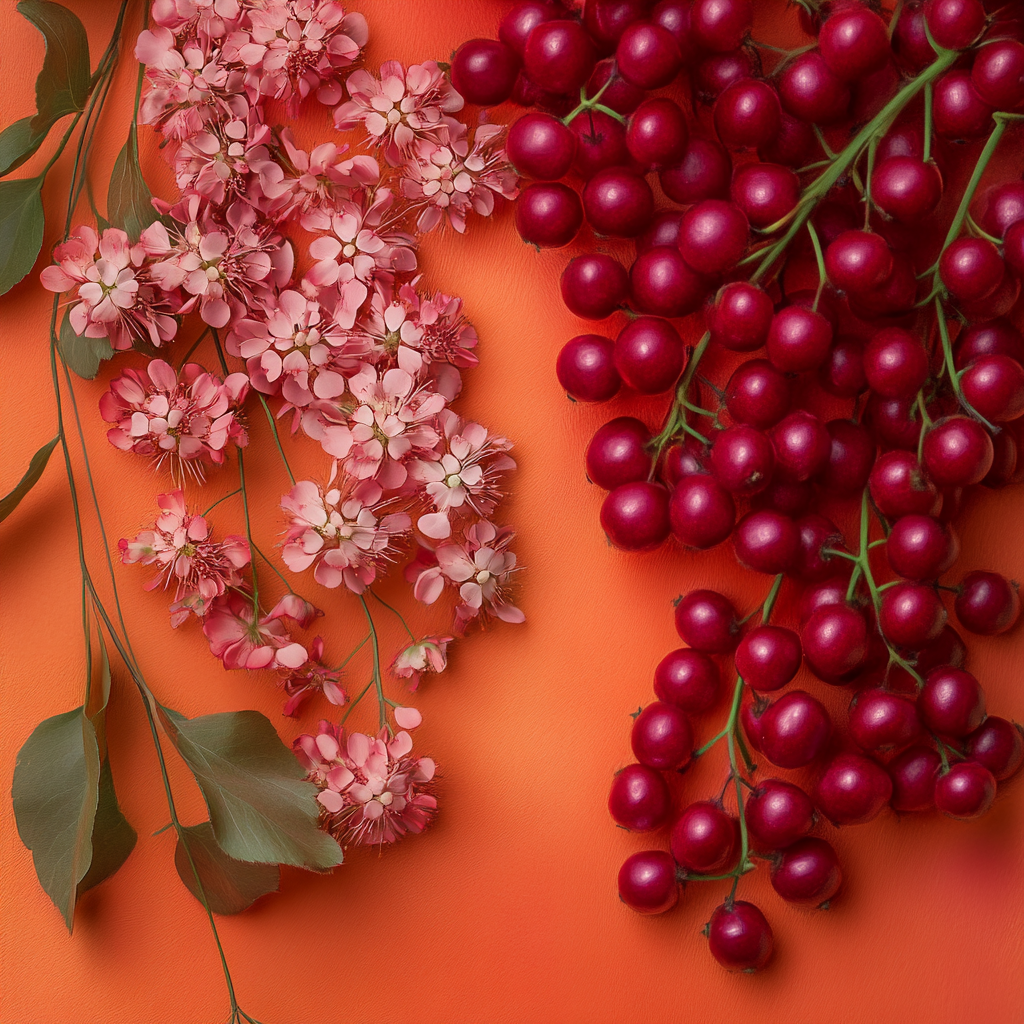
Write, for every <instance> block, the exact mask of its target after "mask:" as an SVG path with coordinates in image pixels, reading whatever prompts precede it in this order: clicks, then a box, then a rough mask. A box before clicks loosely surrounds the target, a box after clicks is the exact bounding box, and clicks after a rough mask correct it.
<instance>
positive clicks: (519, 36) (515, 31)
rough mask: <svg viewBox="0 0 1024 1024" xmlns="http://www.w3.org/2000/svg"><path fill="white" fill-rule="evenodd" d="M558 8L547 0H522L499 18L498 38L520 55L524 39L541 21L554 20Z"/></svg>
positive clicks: (524, 43) (522, 50) (524, 47)
mask: <svg viewBox="0 0 1024 1024" xmlns="http://www.w3.org/2000/svg"><path fill="white" fill-rule="evenodd" d="M557 17H558V8H557V7H555V6H554V5H553V4H551V3H548V2H547V0H524V2H523V3H518V4H516V5H515V7H513V8H512V10H510V11H509V12H508V14H506V15H505V17H504V18H502V19H501V26H500V27H499V29H498V38H499V39H500V40H501V41H502V42H503V43H504V44H505V45H506V46H510V47H511V48H512V49H513V50H514V51H515V53H516V54H518V55H519V56H520V57H522V55H523V52H524V51H525V49H526V40H527V39H528V38H529V36H530V33H531V32H532V31H533V30H534V29H535V28H536V27H537V26H538V25H539V24H540V23H541V22H542V21H554V19H555V18H557Z"/></svg>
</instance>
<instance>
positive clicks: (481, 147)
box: [402, 124, 518, 232]
mask: <svg viewBox="0 0 1024 1024" xmlns="http://www.w3.org/2000/svg"><path fill="white" fill-rule="evenodd" d="M460 127H461V126H460ZM503 131H504V129H503V128H502V126H501V125H496V124H482V125H480V126H479V127H478V128H477V129H476V132H475V134H474V137H473V146H472V149H470V146H469V141H468V136H467V135H466V134H465V128H463V129H462V132H461V133H459V134H458V135H455V134H454V133H453V136H452V138H451V139H450V141H448V142H447V143H438V142H434V141H433V140H430V139H423V140H419V141H418V142H417V143H416V145H415V146H413V148H412V151H411V153H410V155H409V158H408V160H407V161H406V162H405V164H404V165H403V167H402V195H404V196H405V197H406V198H407V199H408V200H410V202H411V203H413V204H414V206H416V207H420V208H421V212H420V215H419V219H418V220H417V221H416V226H417V227H418V228H419V229H420V231H424V232H426V231H433V230H434V228H436V227H437V226H438V225H440V224H441V223H443V222H444V220H445V219H446V218H447V220H448V222H449V223H450V224H451V226H452V227H453V228H455V230H456V231H459V232H463V231H465V230H466V216H467V215H468V214H469V212H470V211H471V210H475V211H476V212H477V213H479V214H480V215H481V216H483V217H489V216H490V215H491V213H493V211H494V197H495V195H500V196H503V197H504V198H506V199H515V197H516V195H517V191H518V190H517V188H516V180H517V179H516V175H515V172H514V171H513V170H512V168H511V165H510V164H509V162H508V157H507V156H506V155H505V150H504V148H502V147H501V146H500V145H499V142H500V139H501V135H502V132H503Z"/></svg>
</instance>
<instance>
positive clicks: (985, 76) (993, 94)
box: [971, 39, 1024, 110]
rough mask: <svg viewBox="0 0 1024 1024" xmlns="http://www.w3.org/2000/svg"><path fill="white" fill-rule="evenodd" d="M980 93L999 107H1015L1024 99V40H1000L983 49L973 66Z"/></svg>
mask: <svg viewBox="0 0 1024 1024" xmlns="http://www.w3.org/2000/svg"><path fill="white" fill-rule="evenodd" d="M971 81H972V82H973V83H974V88H975V89H977V91H978V95H979V96H980V97H981V98H982V99H983V100H984V101H985V102H986V103H987V104H988V105H989V106H992V107H995V108H996V110H1013V109H1014V108H1015V107H1017V106H1019V105H1020V104H1021V103H1022V102H1024V43H1022V42H1021V41H1020V40H1019V39H996V40H994V41H993V42H991V43H989V44H988V45H987V46H982V47H980V48H979V50H978V52H977V54H976V55H975V57H974V64H973V66H972V67H971Z"/></svg>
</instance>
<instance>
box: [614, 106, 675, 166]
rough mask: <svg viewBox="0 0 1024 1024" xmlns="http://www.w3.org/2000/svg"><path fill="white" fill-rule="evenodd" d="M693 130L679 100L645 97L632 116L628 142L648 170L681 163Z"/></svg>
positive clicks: (633, 156) (628, 145) (627, 136)
mask: <svg viewBox="0 0 1024 1024" xmlns="http://www.w3.org/2000/svg"><path fill="white" fill-rule="evenodd" d="M688 135H689V133H688V132H687V128H686V116H685V115H684V114H683V112H682V110H681V109H680V108H679V104H678V103H676V102H675V101H673V100H670V99H666V98H664V97H656V98H652V99H648V100H644V102H643V103H641V104H640V105H639V106H638V107H637V108H636V110H635V111H634V112H633V116H632V117H630V119H629V125H628V126H627V128H626V146H627V148H628V149H629V154H630V156H631V157H632V158H633V159H634V160H635V161H636V162H637V163H638V164H640V165H641V166H643V167H645V168H646V169H647V170H655V169H659V168H662V167H667V166H670V165H672V164H676V163H678V162H679V161H680V160H682V159H683V157H684V156H685V155H686V143H687V140H688Z"/></svg>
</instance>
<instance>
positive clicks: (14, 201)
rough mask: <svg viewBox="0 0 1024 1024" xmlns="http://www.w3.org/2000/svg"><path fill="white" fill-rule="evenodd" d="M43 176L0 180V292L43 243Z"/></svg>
mask: <svg viewBox="0 0 1024 1024" xmlns="http://www.w3.org/2000/svg"><path fill="white" fill-rule="evenodd" d="M42 187H43V179H42V178H41V177H40V178H21V179H19V180H17V181H0V295H6V294H7V292H9V291H10V290H11V289H12V288H13V287H14V286H15V285H16V284H17V283H18V282H19V281H20V280H21V279H22V278H23V277H24V276H25V275H26V274H27V273H28V272H29V271H30V270H31V269H32V264H33V263H35V261H36V257H37V256H38V255H39V249H40V247H41V246H42V244H43V199H42V196H40V194H39V190H40V189H41V188H42Z"/></svg>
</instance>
